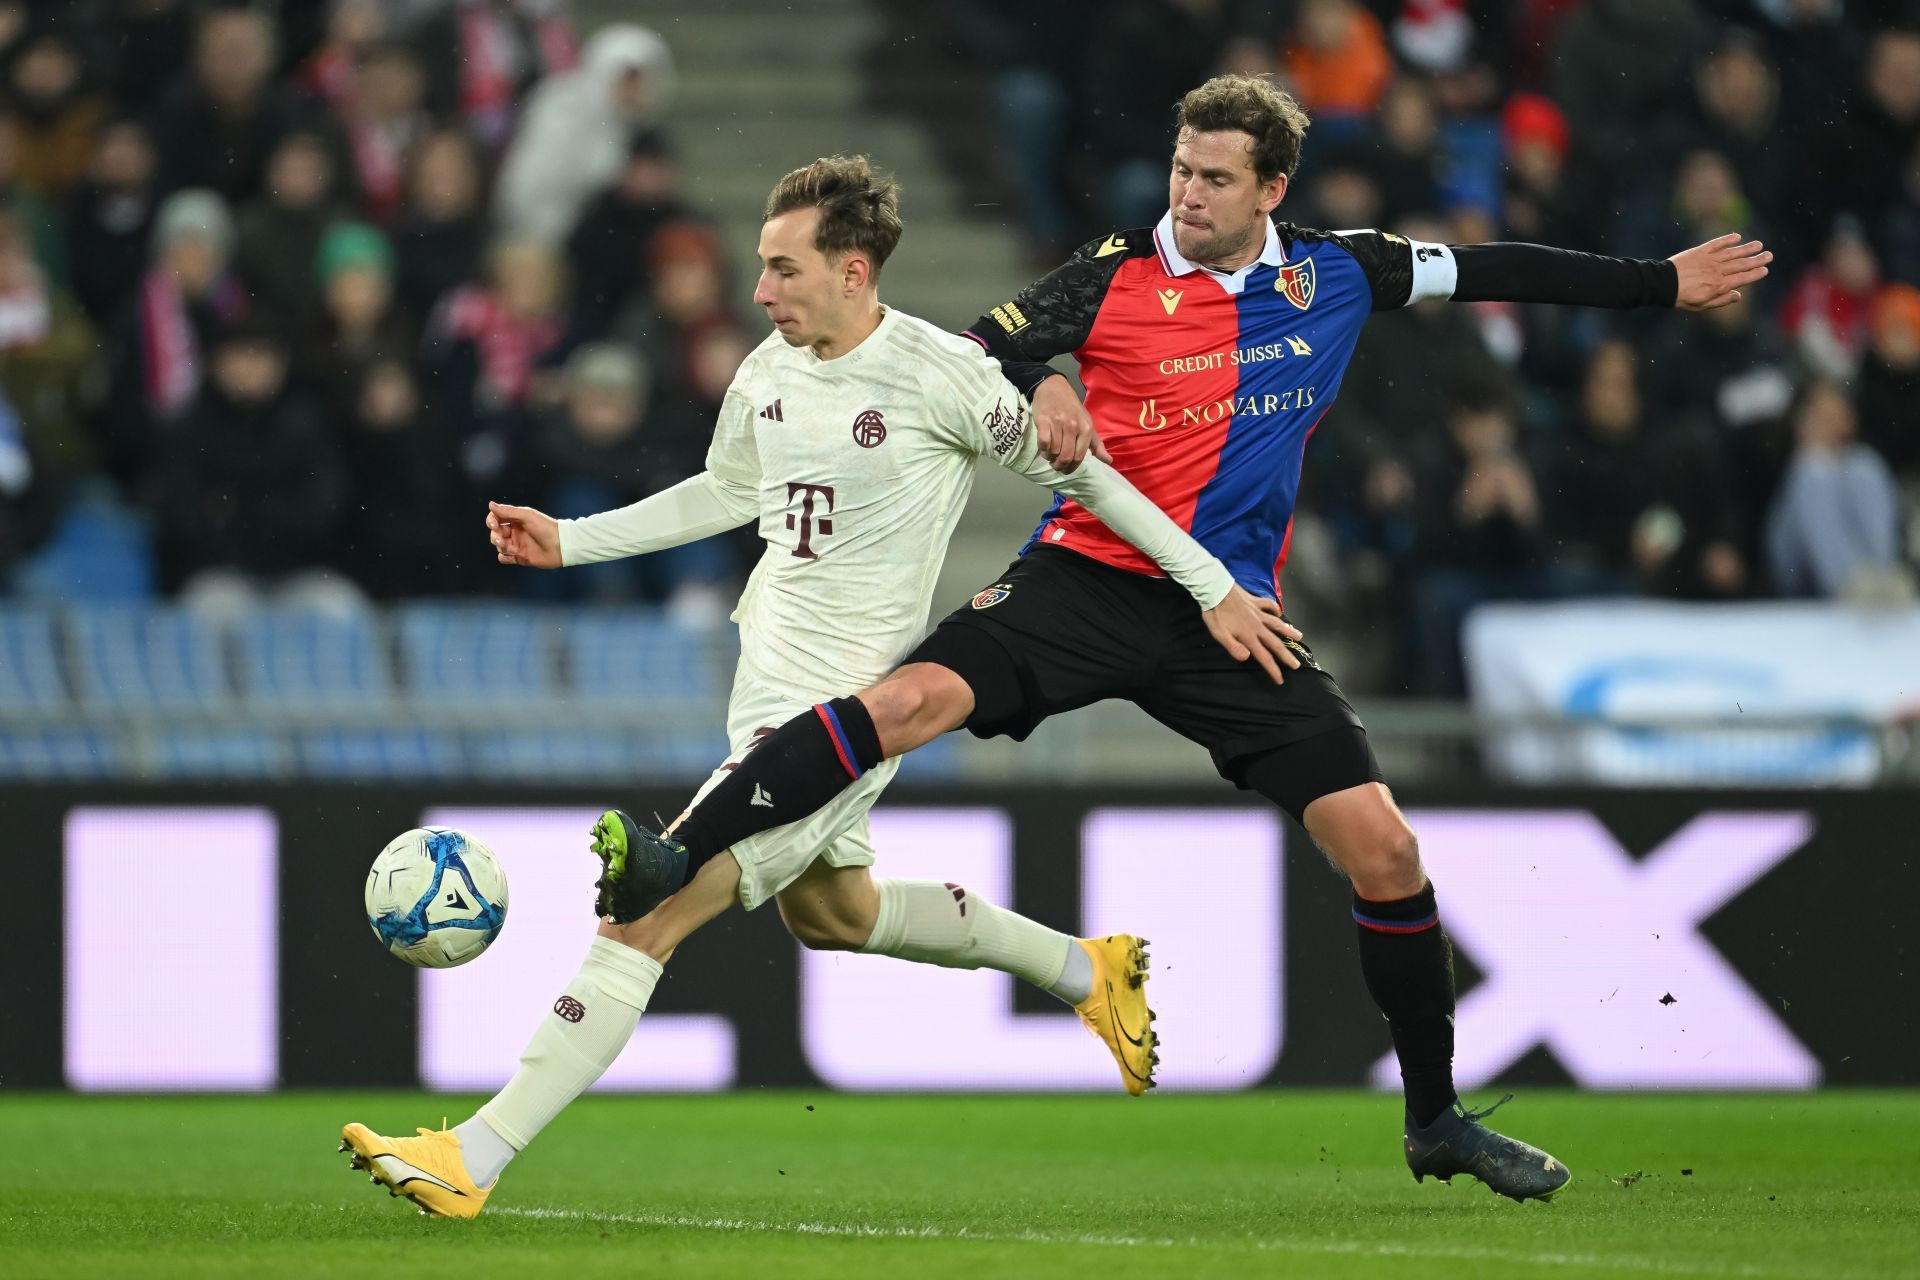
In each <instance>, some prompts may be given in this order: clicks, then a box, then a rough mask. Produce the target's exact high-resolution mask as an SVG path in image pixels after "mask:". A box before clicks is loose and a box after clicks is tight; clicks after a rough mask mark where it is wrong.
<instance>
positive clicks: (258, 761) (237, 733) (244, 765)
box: [157, 729, 289, 778]
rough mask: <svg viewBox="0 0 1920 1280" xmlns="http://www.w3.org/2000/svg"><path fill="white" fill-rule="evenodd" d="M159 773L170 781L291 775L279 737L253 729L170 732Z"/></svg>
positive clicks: (163, 739)
mask: <svg viewBox="0 0 1920 1280" xmlns="http://www.w3.org/2000/svg"><path fill="white" fill-rule="evenodd" d="M159 745H160V757H159V760H158V762H157V763H158V766H159V771H160V773H161V774H162V775H164V776H166V777H170V778H267V777H273V776H275V775H278V774H282V773H286V772H287V771H288V768H287V766H288V764H289V761H288V760H287V759H286V757H285V752H284V749H283V747H282V745H281V742H280V739H279V736H278V735H277V734H272V733H262V732H258V731H255V730H252V729H169V730H167V731H166V732H164V733H162V734H161V735H160V744H159Z"/></svg>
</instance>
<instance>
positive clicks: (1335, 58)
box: [1281, 0, 1393, 136]
mask: <svg viewBox="0 0 1920 1280" xmlns="http://www.w3.org/2000/svg"><path fill="white" fill-rule="evenodd" d="M1281 66H1282V68H1283V69H1284V70H1285V71H1286V74H1287V79H1288V81H1289V83H1290V84H1291V86H1292V89H1293V94H1294V96H1295V97H1296V98H1298V99H1299V100H1300V105H1302V106H1304V107H1305V108H1306V109H1307V112H1308V114H1309V115H1311V116H1313V117H1314V122H1315V126H1316V127H1317V128H1319V129H1320V130H1322V131H1323V133H1328V134H1331V135H1333V136H1340V135H1342V134H1344V133H1348V132H1351V131H1354V130H1356V129H1357V127H1358V125H1359V123H1360V121H1361V119H1362V118H1363V117H1365V116H1367V115H1369V114H1371V113H1372V112H1373V110H1374V109H1375V108H1376V107H1378V106H1379V105H1380V99H1381V96H1382V95H1383V94H1384V93H1385V92H1386V88H1387V82H1388V81H1390V80H1392V79H1393V55H1392V54H1391V53H1389V52H1388V51H1387V42H1386V38H1385V36H1384V35H1383V34H1382V33H1381V30H1380V23H1379V20H1378V19H1376V18H1375V17H1374V16H1373V15H1372V14H1371V13H1368V12H1367V11H1366V9H1364V8H1363V7H1361V6H1360V5H1359V4H1357V3H1355V0H1302V3H1301V5H1300V18H1299V22H1298V24H1297V25H1296V26H1295V27H1294V30H1293V32H1292V35H1291V36H1290V38H1289V39H1288V42H1287V48H1286V52H1285V54H1284V55H1283V56H1282V58H1281Z"/></svg>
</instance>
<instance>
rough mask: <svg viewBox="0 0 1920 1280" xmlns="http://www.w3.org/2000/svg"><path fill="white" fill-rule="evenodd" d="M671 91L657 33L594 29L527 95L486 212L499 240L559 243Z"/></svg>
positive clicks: (669, 65) (626, 27) (623, 26)
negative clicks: (572, 57)
mask: <svg viewBox="0 0 1920 1280" xmlns="http://www.w3.org/2000/svg"><path fill="white" fill-rule="evenodd" d="M672 92H673V57H672V55H671V54H670V53H669V52H668V50H667V45H666V42H665V41H664V40H662V39H661V38H660V37H659V36H658V35H656V34H655V33H654V32H652V31H650V30H649V29H647V28H646V27H641V26H635V25H632V24H628V23H620V24H615V25H613V26H609V27H603V28H601V29H600V30H599V31H597V32H595V33H594V36H593V38H592V39H591V40H589V41H587V45H586V48H585V49H584V50H583V51H582V54H581V64H580V68H579V69H578V70H577V71H569V72H566V73H564V74H562V75H556V76H552V77H550V78H548V79H547V80H546V81H544V82H543V83H542V84H541V85H540V87H539V89H538V90H536V91H535V93H534V95H533V100H532V102H531V103H530V104H529V105H528V107H527V114H526V119H525V120H523V121H522V122H521V125H520V129H519V131H518V132H517V133H516V134H515V135H514V140H513V145H512V146H511V147H510V148H508V150H507V156H506V160H505V161H504V163H503V164H502V166H501V170H500V182H499V187H498V189H497V191H496V201H497V205H496V209H495V213H496V215H497V219H498V223H499V226H500V229H501V231H502V232H503V234H505V235H507V236H509V237H512V238H514V239H526V240H538V241H541V242H542V243H545V244H551V245H559V244H564V243H565V242H566V239H567V237H568V236H569V235H570V234H572V232H573V228H574V226H575V225H576V224H577V223H578V222H579V219H580V214H581V212H582V211H583V210H584V209H585V208H586V206H587V204H588V203H589V202H590V201H591V200H592V199H593V198H594V197H595V196H596V195H598V194H599V193H600V192H601V191H602V190H604V189H605V188H606V187H607V186H608V184H610V183H611V182H612V181H613V180H614V178H615V177H616V176H617V175H618V174H619V172H620V169H621V166H622V165H624V164H625V163H626V158H627V154H628V146H629V143H630V141H631V140H632V138H633V135H634V134H635V133H636V132H637V131H639V130H640V129H642V128H645V127H647V126H650V125H652V124H654V123H655V122H656V121H657V120H658V119H659V117H660V113H661V112H662V111H663V110H664V109H665V107H666V104H667V100H668V98H669V97H670V96H671V95H672Z"/></svg>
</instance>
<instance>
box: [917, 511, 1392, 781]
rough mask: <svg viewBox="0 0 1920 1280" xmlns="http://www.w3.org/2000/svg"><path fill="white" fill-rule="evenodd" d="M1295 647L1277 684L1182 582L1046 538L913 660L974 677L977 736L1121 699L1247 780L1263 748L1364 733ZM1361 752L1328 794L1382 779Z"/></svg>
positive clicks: (1225, 771) (1015, 730)
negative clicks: (1241, 655) (1214, 623)
mask: <svg viewBox="0 0 1920 1280" xmlns="http://www.w3.org/2000/svg"><path fill="white" fill-rule="evenodd" d="M983 636H984V637H986V638H988V639H990V640H991V641H993V644H991V645H983V644H982V643H981V642H980V641H981V638H982V637H983ZM1296 652H1298V653H1299V655H1300V668H1299V670H1297V671H1287V672H1285V675H1286V682H1285V683H1284V684H1275V683H1274V682H1273V680H1272V678H1271V677H1269V676H1268V675H1267V673H1266V672H1265V671H1264V670H1263V669H1262V668H1261V667H1260V665H1259V663H1257V662H1255V661H1253V660H1252V659H1249V660H1247V661H1246V662H1236V661H1234V660H1233V658H1232V657H1231V656H1229V655H1228V653H1227V651H1226V650H1225V649H1222V648H1221V647H1220V645H1219V644H1218V643H1217V642H1216V641H1215V640H1214V638H1213V636H1212V635H1211V634H1210V633H1209V632H1208V631H1207V626H1206V622H1205V620H1204V619H1203V618H1202V617H1201V615H1200V607H1199V605H1197V604H1196V603H1195V602H1194V599H1193V597H1192V596H1190V595H1188V594H1187V592H1186V590H1185V588H1183V587H1181V586H1180V585H1179V584H1178V583H1176V582H1173V581H1172V580H1170V579H1167V578H1156V577H1148V576H1146V575H1144V574H1138V573H1130V572H1128V571H1127V570H1125V569H1116V568H1114V567H1112V566H1111V565H1106V564H1102V563H1100V562H1099V561H1097V560H1093V559H1090V558H1088V557H1086V556H1083V555H1080V554H1079V553H1078V552H1074V551H1067V550H1064V549H1062V548H1059V547H1049V546H1044V545H1043V546H1037V547H1035V548H1034V549H1033V550H1032V551H1030V552H1028V553H1027V554H1026V555H1025V556H1023V557H1021V558H1020V559H1018V560H1016V561H1014V562H1013V564H1012V565H1011V566H1009V567H1008V569H1007V571H1006V572H1005V573H1004V574H1002V575H1001V576H1000V577H999V578H997V579H996V580H995V581H993V582H992V583H991V584H989V585H988V586H987V587H986V588H985V589H984V590H982V591H980V592H979V593H978V594H977V595H975V596H974V597H973V599H972V600H971V601H969V602H968V603H967V604H965V605H963V606H962V607H960V608H959V609H956V610H954V612H952V613H950V614H948V615H947V616H946V618H944V619H943V620H942V621H941V623H940V625H939V626H938V627H936V628H934V630H933V632H932V634H930V635H929V636H927V638H926V639H925V640H923V641H921V642H920V645H919V647H918V648H916V649H915V650H914V651H913V653H912V654H911V655H909V656H908V658H907V661H908V662H935V663H938V664H940V665H941V666H944V667H947V668H949V669H950V670H952V671H954V672H956V673H957V674H958V675H960V677H961V678H962V679H964V680H966V681H967V683H968V685H969V686H970V687H971V688H972V689H973V694H974V710H973V714H972V715H971V716H970V717H969V718H968V720H967V725H966V727H967V729H968V730H969V731H970V732H971V733H973V734H974V735H975V736H977V737H981V738H992V737H1000V736H1005V737H1009V738H1013V739H1015V740H1019V739H1022V738H1025V737H1026V736H1027V735H1028V734H1030V733H1032V732H1033V730H1034V727H1035V726H1037V725H1038V724H1039V723H1040V722H1041V721H1042V720H1045V719H1046V718H1047V717H1049V716H1056V715H1059V714H1060V713H1061V712H1063V711H1072V710H1075V709H1076V708H1079V707H1084V706H1087V705H1089V704H1090V703H1094V702H1099V701H1101V700H1103V699H1106V698H1124V699H1126V700H1127V701H1129V702H1133V703H1136V704H1138V705H1139V706H1140V708H1141V709H1142V710H1144V711H1145V712H1146V713H1147V714H1148V715H1150V716H1152V717H1153V718H1154V719H1155V720H1158V721H1159V722H1160V723H1161V724H1164V725H1166V726H1167V727H1168V728H1169V729H1172V730H1173V731H1174V732H1175V733H1178V734H1180V735H1181V736H1182V737H1185V738H1188V739H1190V740H1192V741H1194V742H1197V743H1199V744H1200V745H1201V746H1203V747H1205V748H1206V749H1207V750H1208V751H1209V752H1211V753H1212V755H1213V762H1214V766H1215V767H1216V768H1217V769H1219V770H1220V773H1221V775H1222V776H1223V777H1225V778H1227V779H1228V780H1229V781H1231V782H1234V783H1236V784H1238V785H1242V786H1244V785H1245V783H1244V780H1243V778H1242V776H1241V772H1242V767H1243V765H1244V764H1245V762H1246V761H1248V760H1250V759H1251V758H1253V757H1255V756H1260V755H1264V754H1266V753H1267V752H1269V751H1273V750H1275V749H1277V748H1281V747H1286V746H1290V745H1291V744H1293V743H1296V742H1301V741H1304V740H1305V739H1308V738H1313V737H1317V736H1319V735H1320V734H1323V733H1329V732H1332V731H1334V730H1343V729H1344V730H1360V731H1361V734H1360V737H1361V740H1362V741H1364V728H1363V726H1362V725H1361V724H1360V717H1359V716H1358V715H1356V714H1355V713H1354V710H1353V707H1352V706H1351V705H1350V704H1349V703H1348V702H1347V698H1346V695H1345V694H1343V693H1341V692H1340V686H1339V685H1338V684H1336V683H1334V679H1333V677H1332V676H1330V675H1328V674H1327V673H1326V672H1325V671H1323V670H1321V669H1320V665H1319V663H1318V662H1317V661H1315V659H1314V657H1313V654H1312V651H1311V650H1309V649H1308V648H1307V647H1306V646H1305V645H1299V646H1297V648H1296ZM1348 736H1352V735H1348ZM1352 754H1353V753H1346V754H1345V755H1344V756H1343V758H1347V759H1351V758H1352ZM1359 755H1360V756H1361V759H1359V760H1357V761H1355V762H1354V765H1353V768H1352V769H1351V770H1348V771H1349V772H1353V773H1354V774H1355V776H1354V777H1352V778H1350V779H1348V778H1341V779H1329V780H1328V781H1327V783H1326V784H1325V786H1326V790H1327V791H1329V792H1330V791H1333V790H1339V789H1341V788H1343V787H1345V786H1352V785H1358V784H1360V783H1364V782H1368V781H1377V780H1379V779H1380V777H1381V775H1380V771H1379V768H1378V766H1377V764H1375V763H1374V761H1373V759H1372V753H1371V752H1370V751H1364V750H1363V751H1361V752H1360V753H1359Z"/></svg>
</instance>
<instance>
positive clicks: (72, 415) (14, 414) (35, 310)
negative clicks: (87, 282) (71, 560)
mask: <svg viewBox="0 0 1920 1280" xmlns="http://www.w3.org/2000/svg"><path fill="white" fill-rule="evenodd" d="M97 359H98V352H97V351H96V349H95V341H94V335H93V330H92V328H91V327H89V326H88V324H87V320H86V316H85V315H84V314H83V313H82V312H81V310H80V307H79V304H77V303H76V302H74V300H73V298H72V297H71V296H70V295H69V294H68V293H67V292H66V291H65V290H64V289H61V288H60V287H59V286H58V285H56V284H54V283H53V282H52V281H50V280H48V279H47V276H46V273H45V272H43V271H42V270H41V269H40V264H39V263H38V262H37V261H35V259H34V256H33V245H32V242H31V241H30V240H29V238H28V235H27V230H26V228H25V227H24V226H22V225H21V223H20V221H19V219H18V218H16V217H14V215H13V212H12V211H11V210H10V209H8V208H6V206H4V205H0V392H4V393H5V399H6V403H7V406H8V408H7V410H6V412H7V414H8V416H9V417H11V418H13V419H14V420H15V427H16V429H17V434H18V438H19V440H20V441H21V443H22V445H23V446H24V448H25V450H26V452H27V454H28V455H29V456H30V457H31V458H32V459H33V465H34V469H35V471H36V472H37V476H36V480H35V484H36V488H37V489H38V492H39V494H40V495H41V496H42V497H44V498H46V499H48V500H49V501H52V502H56V503H57V502H58V500H59V499H60V498H61V497H63V496H64V495H65V493H66V492H67V490H68V489H69V488H70V487H71V485H72V484H73V482H74V481H76V480H78V479H79V478H80V477H81V476H83V475H85V474H86V473H87V472H89V471H91V470H92V469H93V468H94V466H95V465H96V461H97V459H96V457H95V453H94V448H93V441H92V438H91V436H90V434H89V433H88V431H87V429H86V420H85V407H86V402H87V399H88V397H89V395H90V393H91V391H92V384H93V381H94V378H93V374H94V373H95V370H96V365H97Z"/></svg>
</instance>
